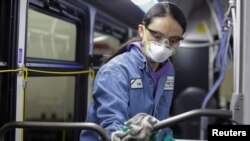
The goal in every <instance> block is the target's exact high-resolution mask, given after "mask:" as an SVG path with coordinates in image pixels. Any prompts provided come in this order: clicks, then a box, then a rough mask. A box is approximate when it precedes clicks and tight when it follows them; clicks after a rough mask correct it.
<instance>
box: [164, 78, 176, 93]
mask: <svg viewBox="0 0 250 141" xmlns="http://www.w3.org/2000/svg"><path fill="white" fill-rule="evenodd" d="M164 90H174V76H168V77H167V81H166V83H165V86H164Z"/></svg>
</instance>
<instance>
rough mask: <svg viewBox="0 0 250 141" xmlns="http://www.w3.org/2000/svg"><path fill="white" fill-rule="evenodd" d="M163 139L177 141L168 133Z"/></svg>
mask: <svg viewBox="0 0 250 141" xmlns="http://www.w3.org/2000/svg"><path fill="white" fill-rule="evenodd" d="M163 141H175V139H174V138H173V137H172V136H170V135H167V136H164V138H163Z"/></svg>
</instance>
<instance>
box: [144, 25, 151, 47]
mask: <svg viewBox="0 0 250 141" xmlns="http://www.w3.org/2000/svg"><path fill="white" fill-rule="evenodd" d="M143 32H144V40H145V43H146V47H145V49H146V51H147V50H148V49H149V46H150V45H149V42H148V38H147V36H146V30H145V26H144V28H143Z"/></svg>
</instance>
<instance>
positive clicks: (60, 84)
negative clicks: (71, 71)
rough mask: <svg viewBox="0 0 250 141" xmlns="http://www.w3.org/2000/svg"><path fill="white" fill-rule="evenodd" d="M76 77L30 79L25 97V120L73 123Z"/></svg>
mask: <svg viewBox="0 0 250 141" xmlns="http://www.w3.org/2000/svg"><path fill="white" fill-rule="evenodd" d="M74 95H75V77H74V76H63V77H30V78H29V82H28V85H27V89H26V95H25V120H30V121H41V120H43V121H73V119H72V115H74V98H75V97H74Z"/></svg>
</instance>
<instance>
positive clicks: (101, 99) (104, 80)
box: [93, 69, 129, 137]
mask: <svg viewBox="0 0 250 141" xmlns="http://www.w3.org/2000/svg"><path fill="white" fill-rule="evenodd" d="M128 99H129V94H128V78H127V76H126V72H124V71H122V70H121V69H112V70H111V69H109V70H105V71H100V72H99V73H98V76H97V77H96V80H95V85H94V91H93V100H94V103H95V106H96V107H95V109H96V114H97V119H98V120H99V123H100V126H101V127H103V128H104V129H105V131H106V133H107V135H108V136H109V137H110V136H111V133H112V132H114V131H117V130H121V129H122V127H123V126H124V122H125V121H127V120H128Z"/></svg>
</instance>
